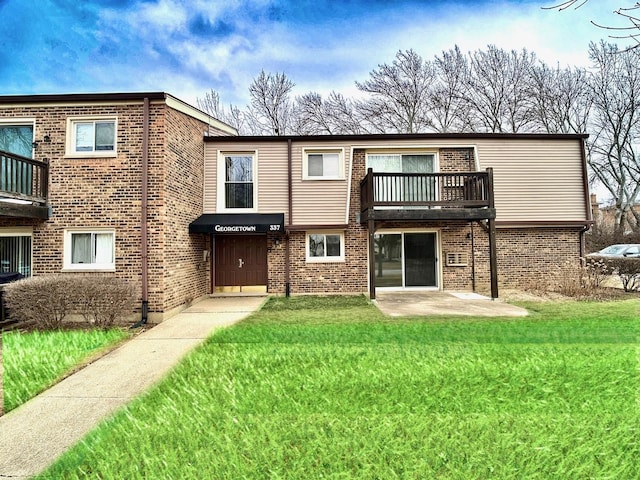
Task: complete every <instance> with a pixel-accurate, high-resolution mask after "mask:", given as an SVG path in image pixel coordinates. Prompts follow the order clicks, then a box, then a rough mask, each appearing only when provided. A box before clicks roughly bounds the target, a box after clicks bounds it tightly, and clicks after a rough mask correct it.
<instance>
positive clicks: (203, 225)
mask: <svg viewBox="0 0 640 480" xmlns="http://www.w3.org/2000/svg"><path fill="white" fill-rule="evenodd" d="M189 233H220V234H237V233H242V234H247V233H284V213H205V214H204V215H201V216H200V217H199V218H197V219H196V220H194V221H193V222H191V223H190V224H189Z"/></svg>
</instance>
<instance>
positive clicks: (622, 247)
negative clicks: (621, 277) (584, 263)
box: [587, 243, 640, 258]
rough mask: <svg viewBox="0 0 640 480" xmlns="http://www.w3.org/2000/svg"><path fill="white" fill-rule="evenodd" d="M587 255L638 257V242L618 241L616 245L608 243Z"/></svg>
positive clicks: (639, 248) (639, 250)
mask: <svg viewBox="0 0 640 480" xmlns="http://www.w3.org/2000/svg"><path fill="white" fill-rule="evenodd" d="M587 257H628V258H640V244H638V243H620V244H617V245H609V246H608V247H606V248H603V249H602V250H600V251H599V252H593V253H590V254H588V255H587Z"/></svg>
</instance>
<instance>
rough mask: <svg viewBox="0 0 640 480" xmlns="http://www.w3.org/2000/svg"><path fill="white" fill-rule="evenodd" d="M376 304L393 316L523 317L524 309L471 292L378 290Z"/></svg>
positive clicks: (525, 311) (383, 311) (386, 313)
mask: <svg viewBox="0 0 640 480" xmlns="http://www.w3.org/2000/svg"><path fill="white" fill-rule="evenodd" d="M375 303H376V305H377V306H378V308H379V309H380V311H381V312H382V313H384V314H385V315H389V316H392V317H398V316H407V315H409V316H413V315H462V316H466V315H471V316H476V317H524V316H526V315H527V314H528V312H527V310H525V309H524V308H520V307H517V306H515V305H510V304H508V303H504V302H502V301H501V300H500V299H497V300H491V298H489V297H485V296H483V295H478V294H476V293H470V292H461V293H458V292H379V293H377V295H376V300H375Z"/></svg>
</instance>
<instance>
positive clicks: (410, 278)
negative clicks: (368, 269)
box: [374, 232, 438, 288]
mask: <svg viewBox="0 0 640 480" xmlns="http://www.w3.org/2000/svg"><path fill="white" fill-rule="evenodd" d="M374 241H375V247H374V248H375V253H376V272H375V282H376V288H378V287H381V288H384V287H396V288H405V287H437V286H438V270H437V251H438V249H437V237H436V233H435V232H416V233H413V232H407V233H379V234H376V235H375V240H374Z"/></svg>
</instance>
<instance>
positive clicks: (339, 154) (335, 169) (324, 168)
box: [302, 149, 344, 180]
mask: <svg viewBox="0 0 640 480" xmlns="http://www.w3.org/2000/svg"><path fill="white" fill-rule="evenodd" d="M303 157H304V160H303V162H304V163H303V168H302V175H303V178H304V179H305V180H343V179H344V151H343V150H342V149H334V150H317V149H309V150H306V149H305V150H304V155H303Z"/></svg>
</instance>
